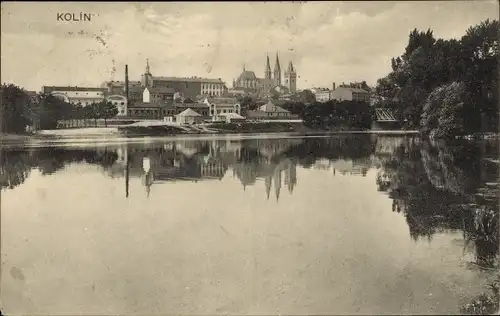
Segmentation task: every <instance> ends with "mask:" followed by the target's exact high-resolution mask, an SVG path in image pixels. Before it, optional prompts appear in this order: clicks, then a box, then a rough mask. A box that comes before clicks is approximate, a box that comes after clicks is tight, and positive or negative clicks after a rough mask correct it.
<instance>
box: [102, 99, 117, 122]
mask: <svg viewBox="0 0 500 316" xmlns="http://www.w3.org/2000/svg"><path fill="white" fill-rule="evenodd" d="M97 107H98V112H99V113H98V116H99V117H101V118H103V119H104V125H105V126H108V123H107V121H106V120H107V119H110V118H112V117H115V116H116V115H117V114H118V108H117V107H116V106H115V105H114V104H113V103H111V102H110V101H102V102H99V103H98V104H97Z"/></svg>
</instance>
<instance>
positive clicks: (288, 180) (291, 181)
mask: <svg viewBox="0 0 500 316" xmlns="http://www.w3.org/2000/svg"><path fill="white" fill-rule="evenodd" d="M296 184H297V164H296V163H295V162H289V163H287V166H286V169H285V185H286V186H287V188H288V192H290V193H293V188H294V187H295V185H296Z"/></svg>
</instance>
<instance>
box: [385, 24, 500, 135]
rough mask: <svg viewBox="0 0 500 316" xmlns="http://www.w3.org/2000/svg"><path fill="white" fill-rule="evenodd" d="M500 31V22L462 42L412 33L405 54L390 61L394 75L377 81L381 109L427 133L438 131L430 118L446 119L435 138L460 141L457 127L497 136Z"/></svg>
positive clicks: (478, 29) (483, 27)
mask: <svg viewBox="0 0 500 316" xmlns="http://www.w3.org/2000/svg"><path fill="white" fill-rule="evenodd" d="M499 32H500V27H499V23H498V21H496V20H494V21H490V20H486V21H483V22H481V23H480V24H478V25H476V26H472V27H470V28H469V29H468V30H467V31H466V33H465V35H464V36H463V37H462V38H461V39H460V40H457V39H449V40H444V39H436V38H435V37H434V35H433V32H432V30H430V29H429V30H427V31H425V32H423V31H418V30H417V29H415V30H413V31H412V32H410V34H409V38H408V44H407V46H406V48H405V49H404V52H403V54H402V55H401V56H398V57H394V58H392V59H391V68H392V71H391V72H390V73H389V74H388V75H387V76H385V77H383V78H380V79H379V80H378V81H377V86H376V94H377V97H378V100H379V102H378V103H379V104H378V106H383V107H390V108H392V109H393V110H394V112H395V115H396V117H398V118H399V119H401V120H403V121H405V122H406V123H405V124H406V127H408V128H416V127H422V128H423V129H424V130H425V132H426V133H428V134H431V133H430V131H429V128H431V129H432V128H433V127H431V126H434V125H432V124H431V125H429V124H428V117H429V115H430V116H431V117H432V116H433V115H438V116H442V117H441V118H437V120H439V121H440V122H441V124H444V125H441V127H442V128H443V129H442V130H441V131H439V132H437V133H432V135H434V136H436V137H450V136H456V133H458V130H459V129H458V128H457V126H458V125H456V124H459V125H460V127H461V129H460V130H461V132H460V133H462V132H464V133H466V134H467V133H475V132H480V131H486V130H494V131H496V130H497V123H498V57H499V46H498V35H499ZM457 87H460V89H458V88H457ZM443 89H444V90H443ZM443 91H448V92H449V91H454V92H452V93H444V92H443ZM433 92H434V93H433ZM457 96H458V97H457ZM429 98H430V99H429ZM443 104H446V106H445V107H442V105H443ZM438 108H439V109H438ZM431 112H432V113H431ZM445 115H446V116H449V117H444V116H445ZM451 118H453V119H451ZM421 120H425V122H421ZM458 122H460V123H458ZM446 124H451V125H450V126H445V125H446ZM445 130H446V131H447V132H445Z"/></svg>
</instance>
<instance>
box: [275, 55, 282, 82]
mask: <svg viewBox="0 0 500 316" xmlns="http://www.w3.org/2000/svg"><path fill="white" fill-rule="evenodd" d="M273 79H274V84H275V85H277V86H281V67H280V59H279V57H278V53H276V64H275V65H274V78H273Z"/></svg>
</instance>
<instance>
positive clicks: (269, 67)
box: [264, 55, 272, 79]
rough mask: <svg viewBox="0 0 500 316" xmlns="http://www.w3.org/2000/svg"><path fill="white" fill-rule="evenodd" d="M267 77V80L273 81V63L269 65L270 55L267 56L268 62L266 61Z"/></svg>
mask: <svg viewBox="0 0 500 316" xmlns="http://www.w3.org/2000/svg"><path fill="white" fill-rule="evenodd" d="M264 74H265V77H264V78H266V79H272V77H271V63H269V55H267V61H266V71H265V73H264Z"/></svg>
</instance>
